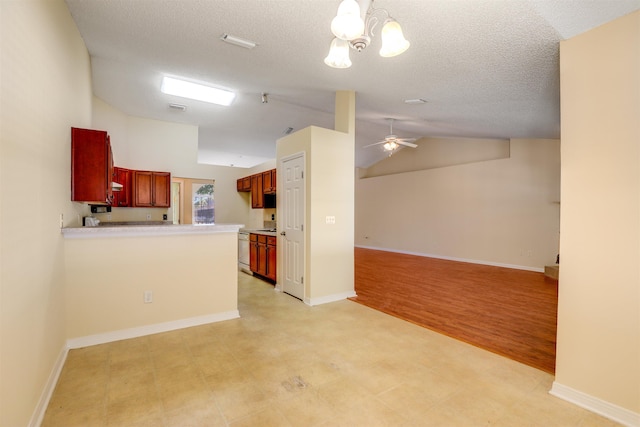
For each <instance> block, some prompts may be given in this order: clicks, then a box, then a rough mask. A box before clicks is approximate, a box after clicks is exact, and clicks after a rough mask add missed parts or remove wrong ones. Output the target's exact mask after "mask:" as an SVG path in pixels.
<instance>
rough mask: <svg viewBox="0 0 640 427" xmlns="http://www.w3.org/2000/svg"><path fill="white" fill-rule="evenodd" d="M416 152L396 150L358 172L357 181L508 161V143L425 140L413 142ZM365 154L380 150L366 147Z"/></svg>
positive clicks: (500, 140)
mask: <svg viewBox="0 0 640 427" xmlns="http://www.w3.org/2000/svg"><path fill="white" fill-rule="evenodd" d="M416 144H417V145H418V148H415V149H413V148H406V149H402V150H399V151H398V152H396V153H394V154H393V155H391V156H389V157H387V158H386V159H384V160H383V161H380V162H378V163H376V164H374V165H372V166H370V167H368V168H366V169H360V170H359V176H360V177H361V178H370V177H374V176H382V175H392V174H397V173H402V172H412V171H421V170H426V169H435V168H443V167H446V166H458V165H463V164H465V163H477V162H483V161H488V160H498V159H508V158H509V155H510V145H511V144H510V141H509V140H508V139H488V138H436V137H425V138H420V139H419V140H418V141H416ZM367 149H369V150H375V149H378V150H381V149H382V148H380V147H377V148H373V147H369V148H367Z"/></svg>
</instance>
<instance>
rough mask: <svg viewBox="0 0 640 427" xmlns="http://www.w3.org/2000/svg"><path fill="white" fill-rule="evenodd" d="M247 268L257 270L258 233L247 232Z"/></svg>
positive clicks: (255, 271)
mask: <svg viewBox="0 0 640 427" xmlns="http://www.w3.org/2000/svg"><path fill="white" fill-rule="evenodd" d="M249 269H250V270H251V271H253V272H254V273H257V272H258V235H257V234H249Z"/></svg>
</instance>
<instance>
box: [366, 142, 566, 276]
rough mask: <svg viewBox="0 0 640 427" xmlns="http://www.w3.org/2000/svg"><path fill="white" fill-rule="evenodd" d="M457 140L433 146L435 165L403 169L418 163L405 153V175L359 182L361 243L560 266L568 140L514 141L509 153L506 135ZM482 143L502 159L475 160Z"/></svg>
mask: <svg viewBox="0 0 640 427" xmlns="http://www.w3.org/2000/svg"><path fill="white" fill-rule="evenodd" d="M450 142H452V143H454V144H455V145H456V150H454V152H453V153H450V152H448V151H447V150H444V149H440V150H432V151H431V154H432V155H433V157H436V156H437V157H438V158H436V159H431V162H432V166H431V168H429V169H425V170H420V171H413V172H405V173H402V172H403V171H405V170H406V167H414V165H415V163H416V161H415V160H413V159H412V157H413V156H410V155H407V156H401V154H403V152H400V153H398V154H397V155H394V156H392V157H391V158H389V159H388V161H389V162H393V163H394V164H395V168H396V170H397V171H399V172H401V173H396V174H390V175H385V176H378V177H374V178H363V179H357V180H356V229H355V236H356V237H355V243H356V245H359V246H367V247H373V248H380V249H388V250H394V251H400V252H409V253H416V254H422V255H430V256H436V257H443V258H450V259H459V260H467V261H473V262H480V263H487V264H493V265H503V266H508V267H517V268H524V269H532V270H540V271H541V270H542V269H543V268H544V266H545V265H548V264H553V263H554V262H555V259H556V255H557V254H558V241H559V235H558V231H559V210H560V205H559V201H560V141H558V140H529V139H513V140H511V143H510V157H507V158H500V157H503V156H504V153H505V149H504V147H503V144H502V143H501V142H500V141H497V142H493V141H489V140H480V141H474V140H470V139H466V140H456V141H454V140H450ZM476 142H478V144H476ZM479 144H480V147H488V151H489V152H491V153H492V156H497V157H498V159H497V160H485V161H476V162H473V163H467V161H469V160H470V159H474V158H478V156H479V154H482V153H478V146H479ZM421 148H422V147H419V148H417V149H416V150H415V152H416V153H417V152H419V151H420V150H421ZM403 151H407V152H409V154H411V153H412V152H411V151H409V150H403ZM412 151H413V150H412ZM460 151H466V152H468V153H469V154H468V155H466V154H464V155H463V154H460ZM416 155H417V154H416ZM479 159H482V158H481V156H480V158H479ZM385 161H387V160H385ZM385 161H383V163H384V162H385ZM456 161H462V162H463V163H462V164H457V165H455V162H456ZM441 164H449V165H451V166H446V167H435V166H437V165H441ZM376 169H377V170H378V171H380V170H382V169H383V167H382V166H378V167H377V168H376ZM391 171H392V170H391V169H389V168H387V169H386V173H390V172H391Z"/></svg>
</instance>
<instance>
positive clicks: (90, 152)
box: [71, 128, 113, 204]
mask: <svg viewBox="0 0 640 427" xmlns="http://www.w3.org/2000/svg"><path fill="white" fill-rule="evenodd" d="M112 177H113V154H112V152H111V141H110V139H109V135H108V134H107V132H105V131H102V130H93V129H80V128H71V200H72V201H74V202H90V203H95V204H111V202H112V192H111V182H112Z"/></svg>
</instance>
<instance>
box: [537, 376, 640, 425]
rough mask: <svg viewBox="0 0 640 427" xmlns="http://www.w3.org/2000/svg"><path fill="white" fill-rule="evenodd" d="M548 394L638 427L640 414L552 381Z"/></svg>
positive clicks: (624, 423)
mask: <svg viewBox="0 0 640 427" xmlns="http://www.w3.org/2000/svg"><path fill="white" fill-rule="evenodd" d="M549 393H550V394H552V395H553V396H556V397H558V398H560V399H562V400H566V401H567V402H571V403H573V404H574V405H578V406H580V407H582V408H585V409H587V410H589V411H591V412H595V413H596V414H599V415H602V416H603V417H606V418H609V419H611V420H613V421H616V422H618V423H620V424H622V425H625V426H628V427H640V414H638V413H636V412H633V411H630V410H628V409H625V408H621V407H620V406H617V405H614V404H612V403H609V402H606V401H604V400H602V399H598V398H597V397H593V396H590V395H588V394H586V393H583V392H581V391H578V390H575V389H572V388H571V387H567V386H565V385H562V384H559V383H558V382H556V381H554V382H553V385H552V386H551V390H550V391H549Z"/></svg>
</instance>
